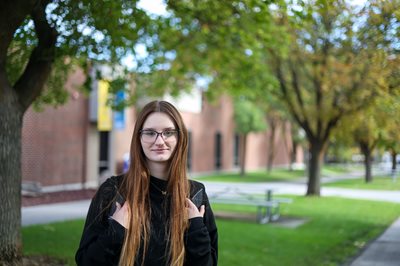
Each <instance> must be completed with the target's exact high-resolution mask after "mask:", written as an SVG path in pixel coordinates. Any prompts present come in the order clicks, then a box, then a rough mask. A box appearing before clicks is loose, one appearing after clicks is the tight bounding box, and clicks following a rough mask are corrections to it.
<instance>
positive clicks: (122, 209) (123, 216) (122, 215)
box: [111, 202, 129, 228]
mask: <svg viewBox="0 0 400 266" xmlns="http://www.w3.org/2000/svg"><path fill="white" fill-rule="evenodd" d="M115 204H116V206H117V209H116V210H115V212H114V214H113V215H112V216H111V217H112V218H113V219H114V220H115V221H117V222H118V223H120V224H121V225H122V226H123V227H125V228H128V227H129V225H128V221H129V219H128V213H129V211H128V204H126V203H125V204H124V205H122V206H121V204H119V203H118V202H116V203H115Z"/></svg>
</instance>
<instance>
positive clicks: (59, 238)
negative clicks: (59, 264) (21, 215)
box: [22, 220, 84, 265]
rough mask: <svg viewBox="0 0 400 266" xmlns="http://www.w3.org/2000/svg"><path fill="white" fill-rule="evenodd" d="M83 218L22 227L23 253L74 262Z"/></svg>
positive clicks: (69, 263)
mask: <svg viewBox="0 0 400 266" xmlns="http://www.w3.org/2000/svg"><path fill="white" fill-rule="evenodd" d="M83 224H84V221H83V220H74V221H67V222H59V223H52V224H47V225H33V226H29V227H23V228H22V242H23V252H24V255H38V254H40V255H48V256H51V257H56V258H60V259H63V260H65V261H66V262H67V264H68V265H76V264H75V259H74V256H75V252H76V250H77V248H78V246H79V241H80V238H81V234H82V229H83Z"/></svg>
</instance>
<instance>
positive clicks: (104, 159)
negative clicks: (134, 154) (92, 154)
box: [99, 131, 110, 174]
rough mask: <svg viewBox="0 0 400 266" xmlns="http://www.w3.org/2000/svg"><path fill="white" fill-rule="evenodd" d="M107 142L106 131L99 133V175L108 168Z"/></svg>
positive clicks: (108, 136) (107, 135)
mask: <svg viewBox="0 0 400 266" xmlns="http://www.w3.org/2000/svg"><path fill="white" fill-rule="evenodd" d="M109 140H110V134H109V132H108V131H100V143H99V145H100V151H99V174H101V173H102V172H103V171H106V170H108V168H109V163H110V162H109V143H110V142H109Z"/></svg>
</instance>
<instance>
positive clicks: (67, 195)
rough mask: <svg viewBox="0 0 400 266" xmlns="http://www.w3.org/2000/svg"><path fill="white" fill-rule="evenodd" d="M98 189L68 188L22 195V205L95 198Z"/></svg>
mask: <svg viewBox="0 0 400 266" xmlns="http://www.w3.org/2000/svg"><path fill="white" fill-rule="evenodd" d="M95 193H96V189H80V190H67V191H58V192H49V193H41V194H40V195H36V196H22V204H21V205H22V207H28V206H35V205H40V204H51V203H60V202H67V201H77V200H86V199H91V198H93V196H94V194H95Z"/></svg>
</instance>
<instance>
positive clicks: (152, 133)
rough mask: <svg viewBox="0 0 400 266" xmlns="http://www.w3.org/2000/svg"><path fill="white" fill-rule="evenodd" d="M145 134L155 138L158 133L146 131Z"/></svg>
mask: <svg viewBox="0 0 400 266" xmlns="http://www.w3.org/2000/svg"><path fill="white" fill-rule="evenodd" d="M143 134H144V135H146V136H149V137H152V136H154V135H155V134H156V133H155V132H153V131H144V132H143Z"/></svg>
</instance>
